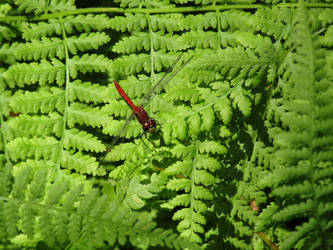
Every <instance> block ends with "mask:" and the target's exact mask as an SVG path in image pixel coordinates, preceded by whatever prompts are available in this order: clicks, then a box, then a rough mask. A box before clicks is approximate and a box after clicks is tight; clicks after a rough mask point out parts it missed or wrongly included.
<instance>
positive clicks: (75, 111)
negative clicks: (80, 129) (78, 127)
mask: <svg viewBox="0 0 333 250" xmlns="http://www.w3.org/2000/svg"><path fill="white" fill-rule="evenodd" d="M67 112H68V114H69V116H68V119H67V124H68V126H69V127H74V124H75V123H77V124H85V125H87V126H91V127H101V126H103V125H105V123H106V122H107V121H108V115H107V114H105V112H103V111H101V110H100V109H99V108H98V107H91V106H88V105H86V104H83V103H73V104H72V105H71V106H70V107H68V108H67Z"/></svg>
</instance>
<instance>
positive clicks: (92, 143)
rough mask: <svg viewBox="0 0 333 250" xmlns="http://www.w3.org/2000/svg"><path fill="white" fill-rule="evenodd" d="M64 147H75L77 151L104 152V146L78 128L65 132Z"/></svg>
mask: <svg viewBox="0 0 333 250" xmlns="http://www.w3.org/2000/svg"><path fill="white" fill-rule="evenodd" d="M64 148H65V149H70V148H75V149H78V150H79V151H83V150H89V151H92V152H104V151H105V146H104V145H103V144H102V143H101V142H100V141H99V140H98V139H97V138H96V137H94V136H93V135H92V134H89V133H87V132H85V131H82V130H81V131H80V130H78V129H75V128H73V129H70V130H66V132H65V139H64Z"/></svg>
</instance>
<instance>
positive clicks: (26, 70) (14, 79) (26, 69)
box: [4, 58, 65, 87]
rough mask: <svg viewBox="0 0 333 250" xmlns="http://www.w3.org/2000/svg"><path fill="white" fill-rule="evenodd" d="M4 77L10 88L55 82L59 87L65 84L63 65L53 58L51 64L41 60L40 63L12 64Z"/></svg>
mask: <svg viewBox="0 0 333 250" xmlns="http://www.w3.org/2000/svg"><path fill="white" fill-rule="evenodd" d="M4 77H5V78H6V81H7V84H8V85H9V86H10V87H14V86H19V87H23V86H24V85H25V84H35V83H39V84H41V85H45V84H48V83H55V82H56V83H57V85H59V86H61V85H63V84H64V83H65V65H64V64H63V63H62V62H60V61H58V60H56V59H54V58H53V59H52V60H51V62H49V61H46V60H42V61H41V62H40V63H29V64H27V63H21V64H14V65H13V66H11V67H10V68H9V69H8V71H7V72H6V73H4Z"/></svg>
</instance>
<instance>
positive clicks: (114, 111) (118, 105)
mask: <svg viewBox="0 0 333 250" xmlns="http://www.w3.org/2000/svg"><path fill="white" fill-rule="evenodd" d="M131 100H133V99H131ZM101 111H103V112H104V113H105V114H108V115H113V116H115V117H121V118H124V119H126V118H128V117H129V116H130V115H131V114H132V110H131V109H130V108H129V107H128V105H127V104H126V103H125V102H124V101H117V100H113V101H110V102H109V103H108V104H105V105H104V106H103V107H102V108H101ZM116 122H117V121H116Z"/></svg>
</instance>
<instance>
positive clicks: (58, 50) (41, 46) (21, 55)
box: [15, 33, 110, 60]
mask: <svg viewBox="0 0 333 250" xmlns="http://www.w3.org/2000/svg"><path fill="white" fill-rule="evenodd" d="M109 40H110V38H109V37H108V36H107V35H106V34H105V33H90V34H85V33H83V34H81V35H80V36H79V37H76V36H72V37H69V38H67V41H66V42H67V46H68V50H69V52H71V54H74V55H76V54H77V51H87V50H91V49H97V48H98V47H99V46H101V45H103V44H105V43H107V42H109ZM15 55H16V56H17V58H18V59H19V60H22V59H24V60H32V59H33V60H39V59H46V58H54V57H55V56H56V57H58V58H59V59H63V58H64V57H65V48H64V42H63V40H61V39H59V38H57V37H52V38H46V37H43V38H42V40H40V41H39V40H31V42H30V43H24V44H21V45H19V46H18V48H17V49H16V51H15Z"/></svg>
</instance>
